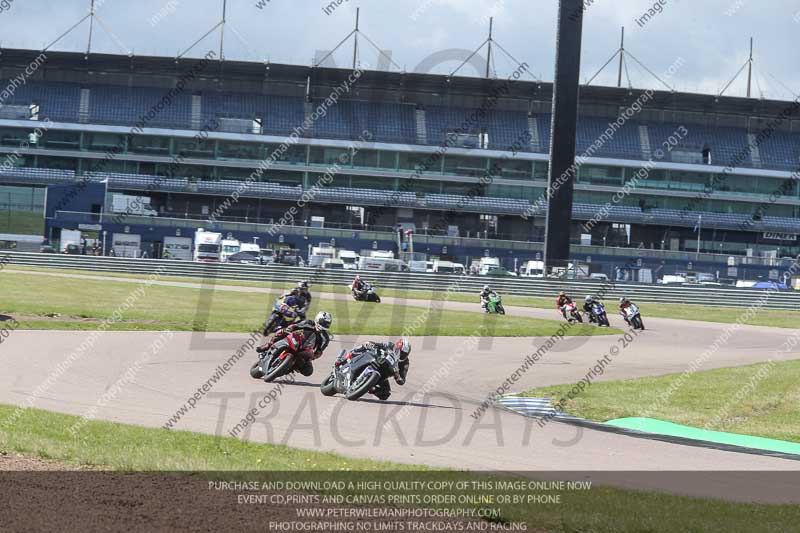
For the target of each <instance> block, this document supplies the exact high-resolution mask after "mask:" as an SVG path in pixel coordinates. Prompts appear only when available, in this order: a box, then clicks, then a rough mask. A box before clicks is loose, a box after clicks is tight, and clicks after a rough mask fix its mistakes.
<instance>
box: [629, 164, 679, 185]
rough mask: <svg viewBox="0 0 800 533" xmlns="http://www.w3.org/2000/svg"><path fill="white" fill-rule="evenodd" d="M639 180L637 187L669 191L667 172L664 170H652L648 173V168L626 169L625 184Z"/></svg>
mask: <svg viewBox="0 0 800 533" xmlns="http://www.w3.org/2000/svg"><path fill="white" fill-rule="evenodd" d="M637 176H638V179H637ZM633 180H637V182H636V187H639V188H650V189H667V188H669V183H668V182H667V171H666V170H664V169H663V168H651V169H650V171H649V172H648V171H647V169H646V168H626V169H625V182H626V183H627V182H629V181H633Z"/></svg>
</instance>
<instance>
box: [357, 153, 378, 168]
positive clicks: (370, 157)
mask: <svg viewBox="0 0 800 533" xmlns="http://www.w3.org/2000/svg"><path fill="white" fill-rule="evenodd" d="M379 153H380V152H378V151H377V150H358V151H356V153H355V156H354V157H353V166H354V167H360V168H377V166H378V154H379Z"/></svg>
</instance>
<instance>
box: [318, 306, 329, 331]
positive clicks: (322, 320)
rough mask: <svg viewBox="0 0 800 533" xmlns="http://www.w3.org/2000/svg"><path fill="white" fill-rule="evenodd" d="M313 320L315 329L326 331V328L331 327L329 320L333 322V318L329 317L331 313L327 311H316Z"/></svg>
mask: <svg viewBox="0 0 800 533" xmlns="http://www.w3.org/2000/svg"><path fill="white" fill-rule="evenodd" d="M314 321H315V322H316V323H317V329H321V330H324V331H328V328H330V327H331V322H333V318H331V314H330V313H328V312H327V311H320V312H319V313H317V316H316V318H315V319H314Z"/></svg>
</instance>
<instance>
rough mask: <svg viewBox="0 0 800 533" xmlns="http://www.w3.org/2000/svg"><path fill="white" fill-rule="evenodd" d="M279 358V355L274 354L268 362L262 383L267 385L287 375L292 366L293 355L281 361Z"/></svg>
mask: <svg viewBox="0 0 800 533" xmlns="http://www.w3.org/2000/svg"><path fill="white" fill-rule="evenodd" d="M279 356H280V354H275V356H274V357H273V358H272V359H271V360H270V362H269V365H268V367H267V369H266V375H265V376H264V381H266V382H267V383H271V382H272V381H274V380H276V379H278V378H279V377H281V376H284V375H286V374H288V373H289V372H291V370H292V367H293V366H294V355H291V354H289V355H287V356H286V357H285V358H283V359H280V358H279Z"/></svg>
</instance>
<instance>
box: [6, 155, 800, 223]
mask: <svg viewBox="0 0 800 533" xmlns="http://www.w3.org/2000/svg"><path fill="white" fill-rule="evenodd" d="M3 177H6V178H9V179H8V180H7V181H13V182H24V183H31V184H54V183H70V182H71V183H75V182H76V181H78V180H80V179H85V178H88V179H89V180H90V181H92V182H101V181H103V180H106V179H107V180H108V185H109V187H111V188H113V189H118V190H119V189H123V190H124V189H129V190H136V191H143V192H145V193H146V192H152V191H170V192H193V193H203V194H214V195H229V194H232V193H233V191H236V190H240V191H242V190H243V191H244V192H243V193H242V196H249V197H255V198H268V199H275V200H291V201H297V200H299V199H300V198H301V197H302V196H303V193H304V190H303V188H302V187H301V186H300V185H296V186H288V185H281V184H278V183H272V182H255V183H251V184H249V185H247V186H243V184H242V182H241V181H238V180H217V181H211V180H199V181H190V180H188V179H187V178H164V177H160V176H150V175H143V174H123V173H107V172H88V173H86V174H83V175H77V174H76V173H75V172H73V171H71V170H56V169H41V168H28V167H16V168H13V169H9V170H7V171H0V178H3ZM305 192H307V193H308V194H307V196H308V195H311V194H313V196H311V197H312V198H313V199H314V200H316V201H319V202H326V203H337V204H349V205H372V206H382V205H386V202H387V200H388V201H391V203H392V205H393V206H398V207H410V208H417V209H436V210H440V209H441V210H455V211H465V212H473V213H493V214H500V215H520V214H523V213H526V212H530V211H529V210H530V208H531V203H530V201H528V200H527V199H518V198H495V197H474V198H471V199H468V200H467V199H466V197H465V196H459V195H454V194H435V193H431V194H425V195H422V194H416V193H413V192H408V191H396V192H393V191H380V190H375V189H363V188H351V187H322V188H320V189H318V190H316V192H314V193H311V191H305ZM602 207H603V206H600V205H595V204H587V203H580V202H576V203H575V204H573V208H572V212H573V217H575V218H576V219H577V220H590V219H592V218H593V217H595V216H596V215H597V214H598V213H599V212H600V209H601V208H602ZM544 212H546V210H545V211H542V212H540V214H544ZM700 215H702V217H703V219H702V220H703V227H704V228H715V229H729V230H741V229H742V228H743V227H748V229H750V230H753V231H774V232H787V233H800V219H794V218H789V217H773V216H764V217H763V219H762V220H756V221H754V220H752V218H751V216H750V215H746V214H736V213H712V212H698V211H688V212H683V211H681V210H678V209H662V208H653V209H649V210H646V211H643V210H641V209H640V208H638V207H633V206H626V205H612V206H611V207H610V208H609V209H608V215H607V216H605V217H604V220H607V221H612V222H626V223H650V224H659V225H664V226H683V227H685V226H694V225H695V224H696V223H697V219H698V217H699V216H700Z"/></svg>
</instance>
